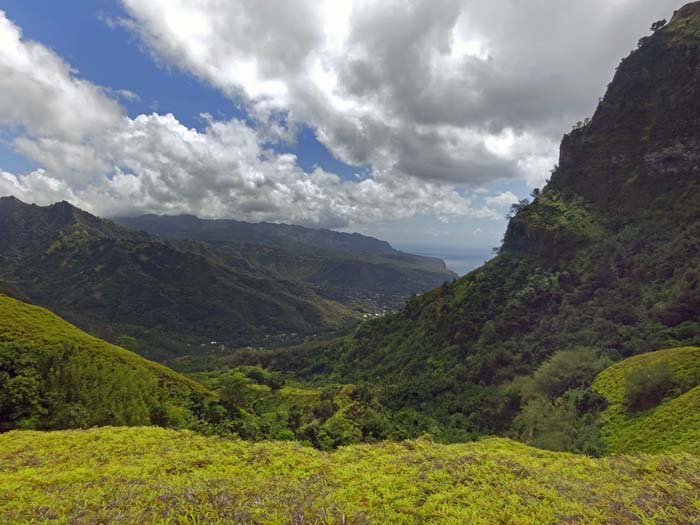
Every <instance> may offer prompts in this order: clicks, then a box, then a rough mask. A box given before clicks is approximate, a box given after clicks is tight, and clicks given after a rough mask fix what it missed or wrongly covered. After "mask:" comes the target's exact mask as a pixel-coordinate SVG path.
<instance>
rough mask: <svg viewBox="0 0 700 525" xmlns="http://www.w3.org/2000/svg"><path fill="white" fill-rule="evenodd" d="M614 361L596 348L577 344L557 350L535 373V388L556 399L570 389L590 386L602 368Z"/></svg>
mask: <svg viewBox="0 0 700 525" xmlns="http://www.w3.org/2000/svg"><path fill="white" fill-rule="evenodd" d="M611 364H612V360H611V359H610V358H609V357H601V356H600V354H599V352H598V350H597V349H595V348H575V349H572V350H563V351H561V352H557V353H556V354H554V355H553V356H552V357H550V358H549V359H548V360H547V361H545V362H544V363H543V364H542V366H540V367H539V368H538V369H537V371H536V372H535V373H534V374H533V383H534V388H535V389H536V390H537V391H538V392H539V393H541V394H543V395H545V396H547V397H549V398H551V399H556V398H558V397H560V396H562V395H564V393H566V391H567V390H572V389H579V388H588V387H589V386H590V385H591V384H592V383H593V380H594V379H595V377H596V375H598V373H599V372H601V371H602V370H604V369H605V368H607V367H608V366H610V365H611Z"/></svg>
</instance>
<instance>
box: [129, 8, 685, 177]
mask: <svg viewBox="0 0 700 525" xmlns="http://www.w3.org/2000/svg"><path fill="white" fill-rule="evenodd" d="M122 2H123V4H124V6H125V8H126V9H127V11H128V13H129V15H130V18H129V19H128V21H127V22H126V24H127V25H128V26H129V27H131V28H132V30H133V31H135V32H136V33H137V34H138V35H140V37H141V38H142V40H143V42H145V44H146V46H147V47H148V48H149V49H151V50H152V52H153V53H154V54H155V55H156V56H158V57H160V59H162V60H165V61H166V62H168V63H170V64H174V65H176V66H177V67H180V68H182V69H183V70H186V71H189V72H192V73H194V74H195V75H197V76H199V77H200V78H202V79H204V80H205V81H206V82H208V83H210V84H211V85H213V86H215V87H217V88H218V89H220V90H221V91H223V92H224V93H226V94H228V95H229V96H231V97H232V98H235V99H239V98H241V99H243V100H244V102H245V103H246V105H247V107H248V109H249V110H250V112H251V113H252V114H253V115H255V116H256V117H257V118H259V119H261V120H265V119H266V118H267V117H268V116H269V115H270V114H275V113H276V112H279V111H283V112H286V113H287V114H288V116H289V118H290V120H291V121H292V122H306V123H310V124H311V125H313V126H315V127H316V128H317V136H318V138H319V140H320V141H321V142H323V143H324V144H325V145H326V146H328V147H329V149H330V150H331V151H332V152H333V153H334V154H335V155H336V156H337V157H338V158H340V159H341V160H344V161H346V162H348V163H351V164H358V165H372V166H373V167H374V168H375V169H377V170H380V171H382V170H394V171H398V172H403V173H406V174H408V175H411V176H414V177H417V178H420V179H425V180H432V181H442V182H447V183H450V184H458V185H461V186H464V187H476V186H479V185H483V184H486V183H488V182H491V181H494V180H498V179H508V178H514V177H518V178H522V179H524V180H526V182H527V183H528V184H529V185H531V186H535V185H540V184H541V183H542V181H543V180H544V179H545V178H546V177H547V175H548V172H549V169H550V168H551V166H552V164H553V163H554V162H553V161H554V159H555V158H556V156H557V145H558V141H559V139H560V136H561V134H562V132H564V131H566V130H567V129H568V127H569V126H570V124H571V123H572V122H575V121H576V120H579V119H581V118H583V117H584V116H587V115H590V113H591V112H592V110H593V109H594V106H595V101H596V100H597V98H598V97H599V96H600V95H602V93H603V91H604V88H605V85H606V83H607V82H608V81H609V79H610V76H611V74H612V71H613V68H614V66H615V65H616V63H617V62H618V61H619V59H620V58H621V57H622V56H623V55H625V54H627V53H628V52H629V50H630V49H631V48H632V47H633V46H634V44H635V43H636V41H637V39H638V38H639V37H640V36H641V35H642V34H644V33H645V32H646V31H647V28H648V27H649V24H650V22H651V21H653V20H655V19H657V18H659V17H661V16H668V15H670V13H671V11H672V9H673V8H674V7H677V6H678V5H680V3H681V2H682V0H638V1H636V2H631V1H629V0H627V1H617V2H611V1H610V0H587V1H585V2H575V3H573V4H572V3H570V2H561V1H559V0H543V1H539V2H537V3H536V4H534V5H533V4H532V3H530V2H512V1H510V0H494V1H490V2H469V1H466V0H462V1H460V0H415V1H411V2H407V1H403V0H389V1H369V0H357V1H351V0H342V1H340V0H278V1H274V2H272V1H271V2H257V1H254V0H204V1H203V0H122Z"/></svg>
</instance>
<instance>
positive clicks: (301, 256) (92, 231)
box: [0, 197, 452, 358]
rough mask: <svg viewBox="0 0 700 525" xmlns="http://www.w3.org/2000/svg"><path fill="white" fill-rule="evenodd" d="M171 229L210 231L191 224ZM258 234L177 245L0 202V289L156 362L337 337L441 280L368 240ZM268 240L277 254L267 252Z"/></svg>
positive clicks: (298, 231) (66, 209)
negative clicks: (211, 349)
mask: <svg viewBox="0 0 700 525" xmlns="http://www.w3.org/2000/svg"><path fill="white" fill-rule="evenodd" d="M150 220H151V221H156V219H155V218H151V219H150ZM170 221H171V220H170V219H167V218H160V219H158V220H157V221H156V222H160V223H163V224H167V223H169V222H170ZM122 222H128V221H127V220H122ZM132 223H133V222H132ZM172 223H173V224H175V223H178V224H183V225H188V224H189V225H196V224H203V225H208V226H217V225H218V224H219V223H217V222H215V221H199V220H198V219H195V218H192V217H186V218H174V219H172ZM225 224H228V225H230V224H234V223H232V222H229V221H226V223H225ZM242 224H244V225H245V223H242ZM190 227H192V226H190ZM245 227H250V228H251V229H255V231H258V230H257V225H245V226H242V227H241V228H240V230H245ZM261 228H262V229H263V230H264V231H267V232H268V233H267V235H266V236H264V239H265V242H267V243H269V245H264V244H253V243H248V242H243V241H231V242H227V241H218V242H199V241H194V240H187V239H185V238H184V237H186V235H185V234H183V233H182V232H183V230H184V231H187V228H185V227H184V226H182V227H179V231H180V232H181V233H180V235H179V236H180V237H181V238H180V239H177V238H170V239H166V238H161V237H157V236H155V235H151V234H149V233H145V232H140V231H136V230H133V229H129V228H126V227H124V226H121V225H118V224H115V223H114V222H112V221H109V220H105V219H101V218H98V217H95V216H94V215H91V214H89V213H87V212H85V211H82V210H80V209H78V208H76V207H74V206H72V205H70V204H68V203H66V202H61V203H57V204H54V205H52V206H47V207H40V206H35V205H28V204H25V203H23V202H21V201H19V200H17V199H15V198H13V197H7V198H1V199H0V281H4V284H2V286H1V288H2V290H4V291H7V292H8V293H10V294H12V295H13V296H16V297H20V298H21V299H23V300H31V301H32V302H34V303H36V304H40V305H43V306H46V307H49V308H51V309H52V310H54V311H56V312H58V313H59V314H60V315H62V316H63V317H65V318H67V319H69V320H70V321H72V322H74V323H75V324H77V325H78V326H80V327H81V328H83V329H86V330H88V331H90V332H93V333H96V334H98V335H100V336H102V337H104V338H106V339H108V340H110V341H114V342H120V343H122V344H123V345H125V346H127V347H129V348H131V349H134V350H137V351H138V352H139V353H141V354H143V355H147V356H149V357H154V358H166V357H168V356H173V355H180V354H183V353H191V352H193V349H192V348H193V345H201V344H203V343H207V344H209V343H211V342H214V341H216V343H217V344H225V345H227V346H238V345H253V344H263V343H266V342H267V343H269V342H270V338H273V339H272V340H280V339H279V338H282V339H281V340H282V341H285V340H287V339H289V338H292V339H293V338H294V337H297V338H300V337H303V336H306V335H313V334H323V333H330V332H334V331H337V330H342V329H345V328H346V327H349V326H350V325H352V324H353V323H355V322H356V321H357V320H358V319H359V318H361V316H362V315H363V313H362V311H359V310H358V308H359V307H365V309H366V310H365V314H364V315H369V313H367V312H370V313H371V312H374V311H376V309H381V308H388V307H391V306H394V305H398V304H400V302H401V301H402V300H405V298H406V297H407V296H408V295H409V294H410V293H412V292H418V291H421V290H424V289H427V288H429V287H432V286H434V285H435V284H436V283H439V282H442V281H444V280H447V279H450V278H451V277H452V274H451V273H450V272H448V271H447V270H446V269H445V267H444V264H443V263H442V262H441V261H439V260H435V259H429V258H421V257H414V256H410V255H406V254H401V253H399V252H396V251H394V250H393V249H392V248H391V247H390V246H389V245H388V244H386V243H383V242H381V241H378V240H376V239H371V238H368V237H363V236H356V235H349V234H336V233H334V232H329V231H320V232H316V231H315V230H309V229H306V228H297V227H292V226H279V228H281V229H283V230H284V231H287V232H290V233H289V234H287V235H281V234H279V235H277V236H276V237H275V235H276V234H275V230H276V225H264V226H262V227H261ZM203 229H204V230H206V228H203ZM213 229H215V228H213ZM192 231H195V229H194V228H193V230H192ZM280 231H282V230H280ZM292 232H293V233H294V235H292ZM224 233H225V229H224V231H223V232H222V231H219V233H218V235H219V236H220V237H221V236H223V237H224V238H225V235H224ZM191 237H195V236H194V234H193V235H191ZM230 237H231V238H232V239H235V238H236V237H235V236H234V235H233V234H231V236H230ZM240 238H245V237H244V235H243V234H241V235H240ZM249 238H250V239H253V240H255V238H256V237H255V235H254V234H249ZM275 239H285V240H286V246H287V247H286V248H284V249H283V248H276V247H273V246H271V244H272V243H273V242H276V241H275ZM293 239H299V240H298V241H295V243H292V240H293ZM315 245H319V246H322V247H323V249H321V248H318V249H316V248H314V247H313V246H315ZM292 247H293V248H292ZM340 247H344V248H343V251H340ZM334 250H338V251H334ZM375 285H376V287H377V290H378V291H374V290H373V289H371V287H373V286H375ZM334 299H338V300H341V301H343V302H344V303H345V304H341V302H338V301H336V300H334ZM347 305H352V306H353V307H355V308H354V309H352V308H350V307H349V306H347ZM275 338H278V339H275ZM285 338H287V339H285Z"/></svg>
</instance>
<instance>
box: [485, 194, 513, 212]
mask: <svg viewBox="0 0 700 525" xmlns="http://www.w3.org/2000/svg"><path fill="white" fill-rule="evenodd" d="M516 202H518V197H517V196H516V195H515V194H514V193H512V192H510V191H504V192H501V193H499V194H498V195H493V196H491V197H487V198H486V203H487V204H488V205H489V206H493V207H494V208H508V207H509V206H510V205H511V204H515V203H516Z"/></svg>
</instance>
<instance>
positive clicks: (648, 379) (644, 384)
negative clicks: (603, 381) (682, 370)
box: [625, 362, 675, 412]
mask: <svg viewBox="0 0 700 525" xmlns="http://www.w3.org/2000/svg"><path fill="white" fill-rule="evenodd" d="M674 386H675V382H674V379H673V372H672V370H671V367H670V366H669V365H668V363H665V362H659V363H654V364H652V365H649V366H646V367H638V368H634V369H632V370H631V371H629V372H628V373H627V374H626V375H625V405H626V406H627V408H628V409H629V410H631V411H633V412H639V411H642V410H647V409H649V408H652V407H655V406H656V405H658V404H659V403H660V402H661V401H662V400H663V398H664V397H665V396H666V394H667V393H668V392H669V391H670V390H671V389H672V388H673V387H674Z"/></svg>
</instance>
